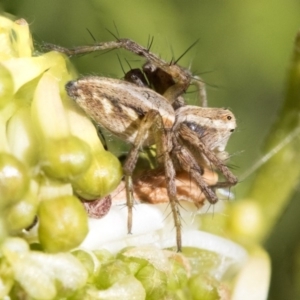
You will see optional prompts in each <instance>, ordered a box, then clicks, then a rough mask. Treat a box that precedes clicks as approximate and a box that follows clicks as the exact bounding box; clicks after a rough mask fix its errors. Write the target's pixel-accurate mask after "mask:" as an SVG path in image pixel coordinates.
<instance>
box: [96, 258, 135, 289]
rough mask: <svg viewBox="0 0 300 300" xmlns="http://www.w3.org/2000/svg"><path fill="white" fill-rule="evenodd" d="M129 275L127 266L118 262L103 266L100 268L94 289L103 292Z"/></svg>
mask: <svg viewBox="0 0 300 300" xmlns="http://www.w3.org/2000/svg"><path fill="white" fill-rule="evenodd" d="M128 275H130V271H129V268H128V266H127V265H126V264H125V263H123V262H122V261H120V260H118V259H117V260H115V261H113V262H110V263H106V264H103V265H102V266H101V267H100V270H99V274H98V276H97V278H96V279H95V281H96V287H97V288H99V289H101V290H105V289H107V288H109V287H110V286H112V285H113V284H114V283H116V282H118V281H120V280H122V279H124V278H126V277H127V276H128Z"/></svg>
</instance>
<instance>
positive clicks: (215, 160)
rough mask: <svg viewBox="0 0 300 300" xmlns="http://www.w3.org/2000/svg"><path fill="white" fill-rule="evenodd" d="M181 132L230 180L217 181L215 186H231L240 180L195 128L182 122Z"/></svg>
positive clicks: (183, 136)
mask: <svg viewBox="0 0 300 300" xmlns="http://www.w3.org/2000/svg"><path fill="white" fill-rule="evenodd" d="M178 130H179V134H180V136H181V138H183V139H184V140H186V141H188V142H189V143H190V144H191V145H194V146H196V147H197V149H199V150H200V151H201V153H202V154H204V155H205V156H206V158H207V159H208V161H209V162H211V163H212V164H213V165H214V166H215V167H216V168H217V169H218V170H219V171H220V172H221V173H222V174H223V175H224V176H225V178H226V179H227V180H228V182H224V183H221V182H219V183H217V185H216V186H214V187H225V186H226V187H229V186H233V185H235V184H236V183H237V182H238V179H237V177H236V176H234V175H233V174H232V173H231V171H230V170H229V169H228V167H227V166H226V165H225V164H224V162H223V161H222V160H221V159H219V158H218V157H217V155H216V154H215V153H214V152H213V151H210V150H209V149H208V148H207V147H206V146H205V144H204V143H203V142H202V141H201V138H200V137H199V136H198V135H197V134H195V132H194V131H193V130H191V129H190V128H189V127H188V126H187V125H186V124H180V127H179V129H178Z"/></svg>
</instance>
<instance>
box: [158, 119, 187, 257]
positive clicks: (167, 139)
mask: <svg viewBox="0 0 300 300" xmlns="http://www.w3.org/2000/svg"><path fill="white" fill-rule="evenodd" d="M154 130H155V131H154V137H155V140H156V145H157V157H158V158H160V159H162V162H163V165H164V170H165V180H166V187H167V193H168V197H169V201H170V206H171V211H172V215H173V220H174V226H175V229H176V244H177V251H178V252H181V248H182V237H181V218H180V211H179V206H178V199H177V188H176V170H175V167H174V164H173V161H172V158H171V155H170V153H171V150H172V135H173V132H172V129H171V128H165V127H164V124H163V120H162V117H161V115H160V114H158V115H157V118H156V126H155V127H154Z"/></svg>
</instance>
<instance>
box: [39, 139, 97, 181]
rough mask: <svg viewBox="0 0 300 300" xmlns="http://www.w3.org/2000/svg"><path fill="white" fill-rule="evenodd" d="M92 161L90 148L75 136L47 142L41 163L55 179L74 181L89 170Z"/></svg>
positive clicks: (41, 155)
mask: <svg viewBox="0 0 300 300" xmlns="http://www.w3.org/2000/svg"><path fill="white" fill-rule="evenodd" d="M91 161H92V155H91V152H90V147H89V146H88V145H87V144H86V143H85V142H84V141H82V140H80V139H79V138H77V137H75V136H70V137H67V138H64V139H59V140H49V141H47V142H45V144H44V147H43V149H42V151H41V154H40V163H41V165H42V168H43V170H44V171H45V173H46V174H47V175H48V176H50V177H53V178H56V179H62V180H68V179H72V178H74V177H76V176H78V175H80V174H82V173H83V172H84V171H86V170H87V169H88V167H89V166H90V164H91Z"/></svg>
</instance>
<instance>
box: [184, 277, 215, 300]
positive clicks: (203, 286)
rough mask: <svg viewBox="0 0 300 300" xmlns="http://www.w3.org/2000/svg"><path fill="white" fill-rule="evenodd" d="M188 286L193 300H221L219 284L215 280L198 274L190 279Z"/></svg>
mask: <svg viewBox="0 0 300 300" xmlns="http://www.w3.org/2000/svg"><path fill="white" fill-rule="evenodd" d="M188 286H189V288H190V293H191V294H192V299H193V300H219V299H220V295H219V293H218V290H217V286H218V282H217V281H216V280H214V279H213V278H210V277H208V276H205V275H203V274H198V275H195V276H193V277H191V278H190V279H189V282H188Z"/></svg>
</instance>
